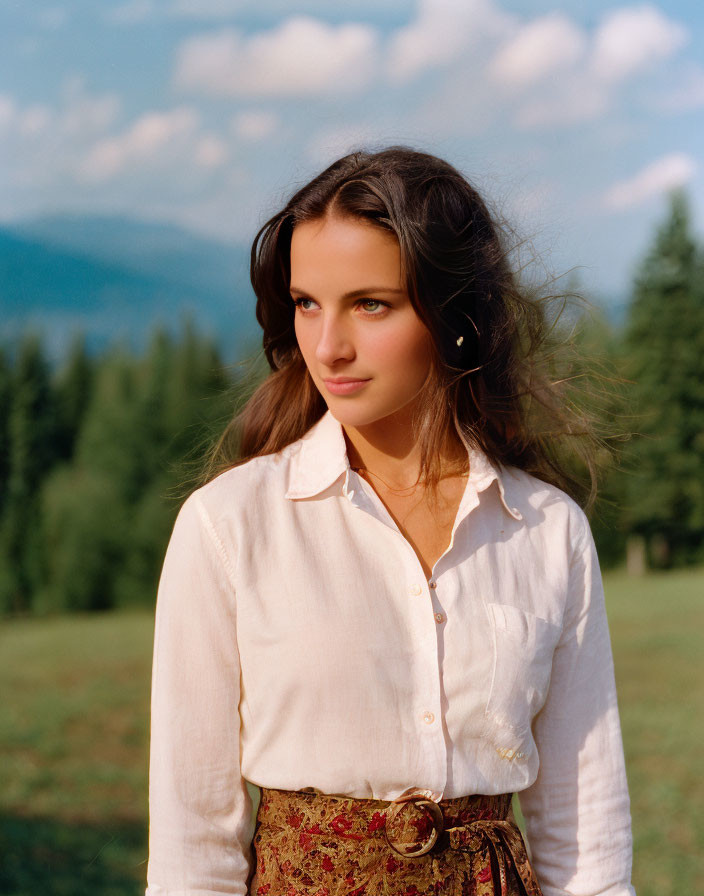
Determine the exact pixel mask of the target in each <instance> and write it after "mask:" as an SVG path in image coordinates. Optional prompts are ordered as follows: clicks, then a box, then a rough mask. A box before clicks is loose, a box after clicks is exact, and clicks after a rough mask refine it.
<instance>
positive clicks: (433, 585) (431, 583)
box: [428, 579, 438, 588]
mask: <svg viewBox="0 0 704 896" xmlns="http://www.w3.org/2000/svg"><path fill="white" fill-rule="evenodd" d="M428 585H429V586H430V587H431V588H437V587H438V583H437V582H436V581H435V579H431V580H430V581H429V582H428Z"/></svg>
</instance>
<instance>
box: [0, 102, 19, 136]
mask: <svg viewBox="0 0 704 896" xmlns="http://www.w3.org/2000/svg"><path fill="white" fill-rule="evenodd" d="M16 115H17V105H16V104H15V101H14V100H13V99H12V97H11V96H9V94H7V93H0V128H6V127H9V126H10V125H12V124H13V123H14V121H15V116H16Z"/></svg>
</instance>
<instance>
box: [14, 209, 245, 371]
mask: <svg viewBox="0 0 704 896" xmlns="http://www.w3.org/2000/svg"><path fill="white" fill-rule="evenodd" d="M248 263H249V252H248V249H246V248H245V247H243V246H240V245H235V244H233V245H230V244H225V243H220V242H217V241H216V240H208V239H206V238H203V237H200V236H197V235H195V234H192V233H189V232H188V231H186V230H183V229H181V228H178V227H174V226H171V225H164V224H157V223H151V222H144V221H136V220H132V219H129V218H122V217H106V216H101V217H95V216H89V217H79V216H67V215H55V216H51V217H42V218H37V219H34V220H26V221H21V222H17V223H13V224H11V225H7V226H5V227H4V228H0V339H2V340H3V341H5V340H8V339H10V340H12V339H13V338H15V337H16V336H17V335H18V334H19V333H21V332H22V331H23V330H24V329H26V328H27V327H34V328H35V329H38V330H39V331H40V332H42V333H43V335H44V337H45V339H46V342H47V345H48V349H49V352H50V353H51V354H52V355H54V356H56V357H57V356H60V355H61V354H62V352H63V350H65V347H66V346H67V345H68V343H69V342H70V340H71V338H72V336H73V334H74V333H75V332H77V331H81V332H83V333H84V334H85V335H86V337H87V341H88V344H89V346H91V347H93V348H95V349H100V348H102V347H104V346H105V345H106V344H108V343H112V342H115V341H117V340H120V341H122V342H126V343H127V344H128V345H130V346H132V347H133V348H136V349H139V348H140V347H141V346H142V345H143V344H144V342H145V340H146V339H147V338H148V335H149V333H150V332H151V331H152V329H153V327H154V326H155V325H156V324H157V323H161V324H164V325H166V326H167V327H169V328H173V329H174V330H176V329H178V327H179V326H180V323H181V319H182V317H183V315H184V314H190V316H191V317H192V318H193V319H194V321H195V322H196V324H197V325H198V326H199V327H200V328H202V329H203V330H204V331H205V332H210V333H212V334H213V335H214V336H215V337H216V339H217V341H218V344H219V345H220V347H221V350H222V351H223V354H224V355H225V357H226V358H228V359H232V358H234V357H235V356H236V355H237V354H238V353H239V352H240V351H241V350H242V348H243V347H244V346H248V345H252V344H253V343H254V341H256V339H257V325H256V321H255V318H254V297H253V295H252V291H251V287H250V285H249V279H248Z"/></svg>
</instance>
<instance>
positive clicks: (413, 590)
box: [411, 582, 423, 594]
mask: <svg viewBox="0 0 704 896" xmlns="http://www.w3.org/2000/svg"><path fill="white" fill-rule="evenodd" d="M422 590H423V589H422V588H421V587H420V585H419V584H418V582H414V583H413V584H412V585H411V594H420V593H421V592H422Z"/></svg>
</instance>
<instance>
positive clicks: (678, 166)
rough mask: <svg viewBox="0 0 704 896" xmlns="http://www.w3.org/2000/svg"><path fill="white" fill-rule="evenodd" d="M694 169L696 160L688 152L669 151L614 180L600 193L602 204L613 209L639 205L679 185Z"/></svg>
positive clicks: (681, 184) (686, 181)
mask: <svg viewBox="0 0 704 896" xmlns="http://www.w3.org/2000/svg"><path fill="white" fill-rule="evenodd" d="M696 170H697V164H696V162H695V161H694V159H693V158H692V157H691V156H688V155H686V154H685V153H678V152H674V153H670V154H669V155H667V156H664V157H663V158H661V159H658V160H657V161H656V162H653V163H652V164H650V165H647V166H646V167H645V168H643V169H642V170H641V171H639V172H638V173H637V174H636V175H634V176H633V177H631V178H628V179H627V180H623V181H619V182H618V183H616V184H614V185H613V186H612V187H611V188H610V189H609V190H607V191H606V193H605V194H604V196H603V197H602V204H603V206H604V207H605V208H608V209H611V210H613V211H620V210H622V209H627V208H632V207H633V206H636V205H641V204H642V203H643V202H646V201H647V200H648V199H651V198H652V197H654V196H659V195H660V194H662V193H665V192H668V191H669V190H674V189H676V188H677V187H683V186H684V185H685V184H686V183H688V182H689V181H690V180H691V179H692V178H693V177H694V175H695V173H696Z"/></svg>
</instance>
